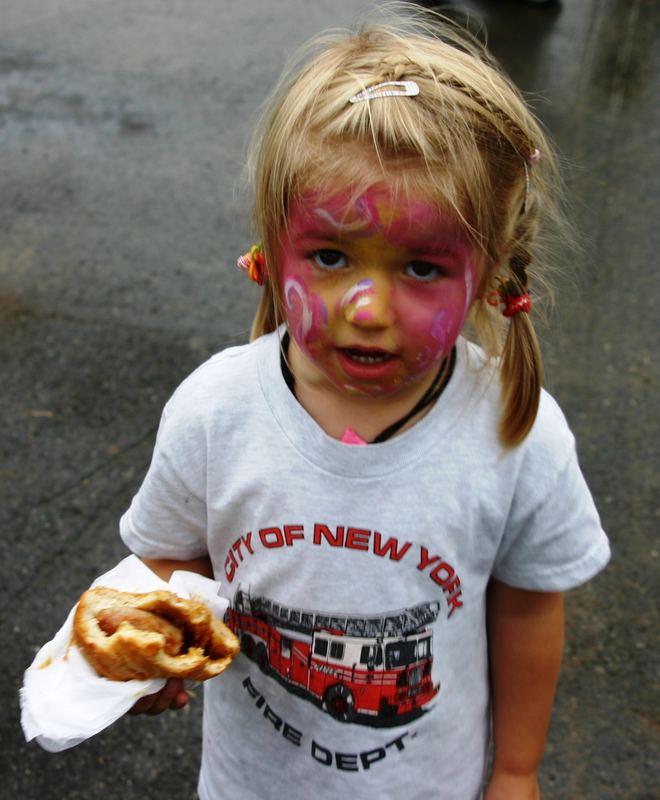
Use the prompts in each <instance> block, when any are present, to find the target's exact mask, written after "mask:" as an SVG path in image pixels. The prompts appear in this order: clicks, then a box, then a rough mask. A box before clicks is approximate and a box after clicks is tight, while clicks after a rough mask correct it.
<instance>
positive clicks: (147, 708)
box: [129, 678, 185, 715]
mask: <svg viewBox="0 0 660 800" xmlns="http://www.w3.org/2000/svg"><path fill="white" fill-rule="evenodd" d="M182 690H183V681H182V680H180V679H179V678H170V679H169V680H168V681H167V683H166V684H165V686H164V687H163V688H162V689H161V690H160V691H158V692H154V693H153V694H147V695H145V696H144V697H141V698H140V699H139V700H138V701H137V703H135V705H134V706H133V707H132V708H131V710H130V711H129V714H132V715H136V714H160V713H162V712H163V711H165V709H166V708H169V707H170V704H171V703H172V701H173V700H174V699H175V698H176V697H177V695H178V694H179V693H180V692H182ZM184 705H185V703H184Z"/></svg>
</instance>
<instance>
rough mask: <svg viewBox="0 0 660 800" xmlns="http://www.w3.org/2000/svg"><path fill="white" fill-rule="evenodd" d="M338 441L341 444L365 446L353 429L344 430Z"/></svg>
mask: <svg viewBox="0 0 660 800" xmlns="http://www.w3.org/2000/svg"><path fill="white" fill-rule="evenodd" d="M340 441H341V442H343V444H367V443H366V442H365V441H364V439H363V438H362V437H361V436H360V435H359V434H358V433H356V432H355V431H354V430H353V428H346V430H345V431H344V433H343V434H342V437H341V440H340Z"/></svg>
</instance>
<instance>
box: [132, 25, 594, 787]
mask: <svg viewBox="0 0 660 800" xmlns="http://www.w3.org/2000/svg"><path fill="white" fill-rule="evenodd" d="M252 164H253V167H254V178H255V192H256V205H255V208H256V225H257V228H258V231H259V237H260V238H261V239H262V242H263V244H262V245H259V246H256V247H254V248H253V249H252V251H251V252H250V253H249V254H248V255H247V256H245V257H243V258H242V259H240V260H239V264H240V265H241V266H242V267H243V268H245V269H246V270H247V272H248V273H249V275H250V277H252V278H253V279H254V280H256V281H258V282H259V283H260V284H262V285H263V294H262V297H261V302H260V305H259V309H258V312H257V315H256V319H255V322H254V326H253V335H252V342H251V343H250V344H249V345H246V346H243V347H236V348H231V349H229V350H226V351H224V352H222V353H220V354H218V355H216V356H215V357H213V358H211V359H210V361H208V362H207V363H206V364H204V365H203V366H202V367H200V368H199V369H198V370H197V371H196V372H195V373H194V374H193V375H192V376H190V377H189V378H188V379H187V380H186V381H185V382H184V383H183V384H182V385H181V387H180V388H179V389H178V390H177V392H176V393H175V394H174V396H173V398H172V399H171V400H170V402H169V403H168V404H167V407H166V408H165V411H164V414H163V419H162V422H161V427H160V431H159V434H158V439H157V443H156V449H155V453H154V457H153V461H152V464H151V467H150V469H149V472H148V474H147V476H146V478H145V481H144V483H143V485H142V487H141V489H140V491H139V492H138V494H137V496H136V497H135V498H134V500H133V502H132V505H131V507H130V509H129V511H128V512H127V513H126V514H125V516H124V517H123V518H122V521H121V534H122V537H123V539H124V541H125V542H126V544H127V545H128V546H129V548H130V549H131V550H132V551H134V552H135V553H137V554H138V555H139V556H141V557H142V558H143V559H144V560H145V561H146V563H147V564H149V565H150V566H151V567H152V569H154V570H155V571H156V572H157V573H158V574H159V575H161V576H162V577H165V578H167V577H168V576H169V574H170V573H171V571H172V570H173V569H177V568H187V569H192V570H196V571H199V572H202V573H204V574H208V575H213V576H215V577H216V578H218V579H220V580H221V581H222V588H221V592H222V593H223V594H224V596H225V597H226V598H227V600H228V601H229V604H230V606H229V610H228V613H227V622H228V624H229V625H230V626H231V627H232V629H233V630H234V631H235V632H236V634H237V635H238V636H239V638H240V641H241V647H242V653H241V655H239V657H238V658H237V659H236V661H235V662H234V664H233V665H232V667H231V668H230V669H229V670H228V671H227V672H226V673H225V674H224V675H223V676H222V677H221V678H220V679H217V680H214V681H210V682H208V683H207V684H206V685H205V697H204V745H203V760H202V768H201V775H200V781H199V794H200V797H201V798H202V800H215V799H216V798H222V797H240V798H242V800H248V798H253V799H254V800H264V798H271V797H286V798H307V797H309V796H310V795H312V794H313V796H314V797H317V798H332V799H333V800H334V799H335V798H338V797H357V798H372V797H403V796H405V797H407V798H424V799H425V800H426V798H435V797H437V798H451V799H452V800H464V799H468V798H470V799H471V798H476V797H478V796H479V795H480V792H481V790H482V785H483V780H484V769H485V763H486V753H487V748H488V742H489V735H490V731H491V726H492V741H493V747H494V750H493V766H492V773H491V775H490V777H489V780H488V782H487V789H486V795H485V796H486V797H487V798H488V800H495V799H496V798H505V800H517V799H518V798H534V797H538V785H537V779H536V773H537V769H538V766H539V762H540V760H541V756H542V752H543V747H544V739H545V736H546V731H547V727H548V722H549V718H550V713H551V707H552V703H553V695H554V691H555V685H556V681H557V675H558V671H559V663H560V658H561V650H562V638H563V617H562V595H561V592H563V591H564V590H566V589H569V588H571V587H573V586H576V585H578V584H580V583H582V582H584V581H586V580H587V579H589V578H591V577H592V576H593V575H594V574H595V573H597V572H598V571H599V570H600V569H602V568H603V566H604V565H605V564H606V563H607V560H608V558H609V547H608V542H607V539H606V537H605V534H604V533H603V532H602V530H601V527H600V523H599V519H598V515H597V512H596V510H595V508H594V505H593V502H592V499H591V496H590V494H589V491H588V489H587V487H586V485H585V481H584V479H583V477H582V474H581V472H580V469H579V466H578V462H577V457H576V452H575V443H574V439H573V436H572V435H571V432H570V431H569V429H568V427H567V424H566V421H565V419H564V417H563V416H562V413H561V411H560V410H559V408H558V407H557V405H556V403H555V402H554V401H553V400H552V398H551V397H550V396H549V395H547V394H546V393H545V392H544V391H542V390H541V388H540V375H541V361H540V355H539V350H538V346H537V342H536V338H535V335H534V330H533V324H532V317H533V314H534V309H533V308H532V301H531V299H530V285H531V286H532V288H534V287H536V286H538V285H539V276H538V272H539V271H540V268H541V264H540V262H539V260H538V245H537V228H538V226H539V224H540V222H541V221H542V220H543V218H544V217H547V216H548V215H549V214H552V209H553V197H552V194H551V190H552V186H553V183H554V170H555V162H554V159H553V155H552V152H551V148H550V146H549V144H548V142H547V141H546V139H545V137H544V135H543V133H542V131H541V129H540V127H539V125H538V124H537V123H536V121H535V120H534V118H533V116H532V115H531V113H530V112H529V110H528V109H527V108H526V106H525V104H524V102H523V101H522V100H521V97H520V95H519V94H518V92H517V91H516V90H515V89H514V88H513V87H512V86H511V84H510V83H509V82H508V80H507V79H506V78H505V77H504V76H503V75H502V74H501V73H500V72H499V71H498V69H497V68H496V67H495V66H494V65H493V64H492V63H491V62H490V61H489V60H488V58H487V56H486V55H485V54H483V53H482V52H480V51H479V49H478V47H477V46H476V45H474V44H473V43H471V42H468V41H466V40H465V39H459V38H457V37H456V34H454V33H453V32H452V31H451V30H449V29H447V28H445V27H442V26H441V25H439V26H434V30H431V29H430V28H429V27H428V24H427V23H425V24H423V25H422V24H420V23H418V22H417V23H416V22H411V21H405V20H400V21H398V22H394V23H391V24H388V25H384V26H374V27H366V28H363V29H361V30H360V31H359V32H357V33H355V34H346V35H343V34H342V35H339V34H337V35H329V36H326V37H323V38H321V39H319V40H317V42H316V43H315V47H314V49H313V54H312V55H311V56H310V55H309V52H308V54H307V56H306V58H305V60H303V62H302V63H301V64H299V65H298V66H297V67H294V68H293V69H292V71H291V72H290V73H289V74H288V75H287V76H286V77H285V78H284V79H283V80H282V82H281V83H280V85H279V87H278V89H277V91H276V93H275V95H274V98H273V100H272V102H271V104H270V107H269V108H268V110H267V111H266V113H265V115H264V117H263V122H262V124H261V126H260V128H259V130H258V133H257V136H256V139H255V145H254V150H253V159H252ZM468 324H469V326H470V331H471V333H470V341H468V338H467V333H466V326H467V325H468ZM476 342H478V343H479V344H477V343H476ZM496 356H498V357H496ZM186 701H187V695H186V693H185V691H183V687H182V686H181V684H180V682H176V681H170V682H169V683H168V685H167V686H166V688H165V689H164V690H163V691H162V692H160V693H159V694H157V695H153V696H150V697H149V698H144V699H143V700H142V701H140V703H138V705H137V706H136V708H135V711H136V712H147V713H159V712H160V711H162V710H164V709H165V708H168V707H172V708H178V707H181V705H183V704H185V702H186Z"/></svg>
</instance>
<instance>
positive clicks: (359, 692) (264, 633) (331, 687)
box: [227, 588, 440, 726]
mask: <svg viewBox="0 0 660 800" xmlns="http://www.w3.org/2000/svg"><path fill="white" fill-rule="evenodd" d="M439 609H440V604H439V603H438V602H430V603H421V604H419V605H417V606H414V607H412V608H409V609H405V610H402V611H395V612H391V613H387V614H381V615H374V616H333V615H326V614H321V613H319V612H316V611H308V610H303V609H296V608H288V607H286V606H283V605H280V604H278V603H275V602H273V601H271V600H269V599H268V598H265V597H251V596H250V594H249V592H244V591H243V590H241V589H240V588H239V589H238V590H237V592H236V594H235V596H234V602H233V604H232V605H231V606H230V608H229V610H228V611H227V624H228V626H229V627H230V628H231V629H232V630H233V631H234V633H235V634H236V636H238V637H239V639H240V642H241V651H242V652H243V653H244V654H245V655H246V656H247V657H248V658H250V659H252V660H253V661H255V662H256V663H257V664H258V665H259V667H260V668H261V670H262V671H263V672H265V673H268V674H270V675H272V676H274V677H275V678H277V679H278V680H279V681H280V682H281V683H283V684H284V685H285V686H286V687H287V688H289V689H290V690H291V691H294V692H296V693H297V694H299V695H301V696H303V697H306V698H307V699H309V700H312V701H314V702H316V703H318V704H319V705H320V706H321V707H322V708H323V709H324V710H325V711H327V712H328V713H329V714H331V715H332V716H333V717H335V719H338V720H341V721H343V722H357V723H362V724H367V725H378V726H387V725H398V724H401V723H402V721H403V718H404V717H405V718H406V719H408V718H409V717H411V716H417V715H419V714H421V713H422V712H423V706H425V705H426V704H427V703H429V702H430V701H431V700H432V699H433V698H434V697H435V696H436V694H437V693H438V691H439V690H440V685H439V684H435V685H434V684H433V679H432V676H431V667H432V665H433V652H432V637H433V634H432V631H431V630H430V629H429V627H428V626H429V625H430V624H431V623H432V622H433V621H434V620H435V619H436V618H437V616H438V612H439Z"/></svg>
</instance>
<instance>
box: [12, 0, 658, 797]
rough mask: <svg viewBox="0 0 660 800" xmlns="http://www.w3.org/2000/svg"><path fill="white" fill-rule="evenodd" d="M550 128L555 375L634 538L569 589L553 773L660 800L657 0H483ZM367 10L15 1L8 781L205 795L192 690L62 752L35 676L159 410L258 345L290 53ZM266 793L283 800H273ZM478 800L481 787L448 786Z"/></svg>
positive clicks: (492, 29) (596, 471)
mask: <svg viewBox="0 0 660 800" xmlns="http://www.w3.org/2000/svg"><path fill="white" fill-rule="evenodd" d="M459 5H462V6H464V7H466V8H468V9H469V10H470V12H471V20H472V21H471V23H470V24H471V25H472V26H473V27H475V29H476V28H478V27H479V26H481V29H482V32H486V33H487V35H488V37H489V38H488V41H489V43H490V46H491V48H492V49H493V51H494V52H495V54H496V55H497V56H498V57H499V58H500V59H501V60H502V62H503V63H504V65H505V67H506V68H507V69H508V70H509V72H510V73H511V74H512V76H513V77H514V79H515V80H516V81H517V82H518V83H519V85H520V86H521V87H522V88H523V89H524V90H525V92H527V93H528V95H529V96H530V98H531V100H532V102H533V105H534V107H535V109H536V111H537V113H538V115H539V116H540V117H541V119H542V120H543V122H544V123H545V125H546V126H547V128H548V130H549V132H550V134H551V136H552V137H553V138H554V139H555V141H556V142H557V143H558V145H559V147H560V149H561V151H562V152H563V154H564V158H565V168H566V182H567V188H568V198H569V201H570V205H571V210H572V214H573V219H574V221H575V225H576V229H577V232H578V234H579V237H580V241H581V248H580V249H579V250H576V249H574V248H571V249H568V248H566V250H565V252H564V253H563V254H562V260H563V264H564V267H565V269H564V270H563V272H562V273H561V274H560V277H559V300H558V304H557V308H556V310H555V312H554V313H553V315H552V316H551V319H550V321H549V324H548V326H547V328H546V329H545V330H544V332H543V343H544V350H545V354H546V367H547V381H546V383H547V385H548V387H549V388H550V389H551V391H552V392H553V394H554V395H555V396H556V397H557V399H558V400H559V402H560V404H561V405H562V407H563V409H564V411H565V413H566V415H567V417H568V419H569V421H570V423H571V425H572V427H573V430H574V432H575V434H576V436H577V440H578V443H579V454H580V460H581V463H582V466H583V470H584V472H585V474H586V476H587V480H588V482H589V484H590V486H591V489H592V491H593V494H594V496H595V499H596V502H597V505H598V507H599V510H600V512H601V516H602V518H603V522H604V527H605V529H606V530H607V531H608V533H609V535H610V537H611V540H612V544H613V549H614V558H613V561H612V564H611V565H610V567H609V568H608V569H607V570H606V571H605V572H604V573H603V574H602V575H601V576H599V577H598V578H597V579H596V580H594V581H593V582H591V583H590V584H588V585H587V586H585V587H583V588H580V589H578V590H575V591H573V592H570V593H569V595H568V597H567V646H566V656H565V660H564V667H563V672H562V677H561V682H560V686H559V690H558V697H557V704H556V710H555V714H554V717H553V722H552V727H551V731H550V736H549V742H548V748H547V753H546V757H545V759H544V762H543V766H542V771H541V781H542V787H543V791H544V797H545V798H549V799H550V800H552V799H553V798H557V799H558V800H560V799H561V800H564V799H566V800H583V799H584V800H610V799H612V800H613V799H614V798H617V800H620V799H622V800H650V799H651V798H660V752H659V751H660V748H659V745H658V743H659V741H660V726H659V722H660V720H659V718H658V708H659V703H658V641H659V638H660V637H659V634H658V616H657V611H658V587H659V585H660V581H659V574H658V572H659V571H658V563H659V550H660V546H659V545H658V541H657V530H658V525H659V523H660V506H659V504H658V496H659V493H658V480H657V474H658V470H657V467H658V448H657V441H658V413H657V412H658V369H657V365H658V335H657V329H658V325H657V319H658V304H657V299H658V295H659V293H660V292H659V288H658V282H657V279H656V276H655V269H654V268H655V264H656V260H657V253H658V252H659V251H660V236H659V231H660V226H659V225H658V221H657V217H658V215H657V199H658V195H659V193H660V188H659V184H658V177H657V176H658V174H660V151H659V150H658V146H657V142H658V127H659V126H658V121H659V120H658V117H659V111H658V109H660V103H659V102H658V100H659V88H658V87H659V86H660V81H659V80H658V79H659V77H660V48H659V47H658V30H660V4H659V3H658V2H657V0H626V1H625V2H624V0H564V2H563V3H550V4H547V5H539V6H536V5H529V4H525V3H522V2H515V1H514V0H510V2H507V1H506V0H501V1H500V2H494V1H493V2H486V0H483V1H482V2H476V0H474V2H465V3H462V4H459ZM362 8H363V6H362V5H361V4H360V3H356V2H349V0H318V1H317V2H311V1H310V2H307V1H306V0H274V2H271V3H267V2H257V1H256V0H243V2H241V3H234V2H228V0H0V187H1V190H0V365H1V372H0V374H1V376H2V378H1V380H2V390H1V391H0V424H1V430H2V433H1V434H0V531H1V536H0V546H1V548H2V561H1V563H2V586H1V589H0V591H1V592H2V594H1V596H0V601H1V606H0V607H1V608H2V614H1V615H0V633H1V641H2V647H1V648H0V660H1V664H2V669H0V687H1V693H2V705H3V707H4V710H5V713H4V714H3V715H2V717H1V718H0V732H1V735H2V748H1V751H0V775H2V779H1V780H2V784H1V786H0V796H1V797H3V798H4V797H6V798H8V800H10V799H11V800H14V799H15V800H37V799H38V800H76V799H77V798H101V797H102V798H106V799H107V800H120V799H121V800H137V798H141V799H142V800H144V798H147V800H148V799H149V798H157V797H158V798H160V797H167V798H171V799H172V800H184V799H186V800H187V799H188V798H190V799H191V800H192V798H194V797H195V786H196V775H197V769H198V765H199V756H200V743H201V732H200V716H201V709H200V706H201V703H200V698H199V697H196V698H195V699H194V701H193V703H192V704H191V707H190V708H188V709H186V710H184V711H182V712H179V713H178V714H168V715H162V716H160V717H158V718H144V717H142V718H125V719H123V720H121V721H119V722H118V723H117V724H116V725H115V726H114V727H112V728H111V729H110V730H107V731H105V732H103V733H101V734H99V735H98V736H96V737H94V738H93V739H91V740H89V741H88V742H86V743H84V744H82V745H80V746H78V747H76V748H74V749H72V750H69V751H67V752H64V753H60V754H57V755H52V754H48V753H45V752H44V751H42V750H41V749H40V748H39V747H38V746H37V745H36V744H35V743H31V744H29V745H28V744H26V743H25V742H24V740H23V736H22V733H21V729H20V726H19V722H18V720H19V708H18V689H19V687H20V685H21V681H22V675H23V671H24V670H25V668H26V667H27V666H28V664H29V663H30V662H31V660H32V658H33V657H34V654H35V652H36V651H37V649H38V648H39V646H40V645H41V644H43V643H44V642H45V641H47V640H48V639H50V638H51V637H52V635H53V634H54V632H55V631H56V630H57V628H58V627H59V626H60V625H61V623H62V622H63V620H64V618H65V617H66V614H67V612H68V610H69V608H70V607H71V605H72V604H73V602H74V601H75V599H76V598H77V597H78V595H79V594H80V593H81V592H82V591H83V590H84V589H85V588H86V587H87V586H88V585H89V583H90V582H91V581H92V580H93V578H94V577H96V576H97V575H99V574H100V573H102V572H105V571H106V570H108V569H109V568H110V567H112V566H113V565H114V564H115V563H117V562H118V561H119V560H120V559H121V558H122V557H123V556H124V555H126V554H127V553H126V551H125V549H124V546H123V544H122V543H121V541H120V539H119V537H118V533H117V525H118V520H119V517H120V516H121V514H122V513H123V511H124V510H125V509H126V507H127V506H128V504H129V502H130V499H131V497H132V495H133V493H134V492H135V491H136V489H137V487H138V486H139V484H140V482H141V479H142V477H143V475H144V473H145V470H146V468H147V466H148V464H149V459H150V455H151V450H152V447H153V440H154V435H155V431H156V428H157V425H158V420H159V416H160V411H161V408H162V406H163V404H164V403H165V401H166V400H167V398H168V396H169V394H170V393H171V391H172V390H173V389H174V387H175V386H176V385H177V384H178V383H179V382H180V381H181V380H182V378H183V377H185V375H187V374H188V373H189V372H190V371H191V370H192V369H193V368H194V367H195V366H197V365H198V364H199V363H200V362H202V361H203V360H204V359H205V358H206V357H207V356H208V355H209V354H211V353H213V352H216V351H218V350H220V349H222V348H224V347H227V346H229V345H232V344H235V343H239V342H244V341H246V339H247V335H248V330H249V325H250V321H251V316H252V311H253V308H254V304H255V298H256V293H255V290H254V289H253V288H252V287H251V286H250V285H248V281H246V280H244V279H242V277H241V276H240V275H239V274H238V273H237V271H236V269H235V267H234V263H235V259H236V257H237V255H239V254H240V253H241V252H243V251H244V250H245V249H246V247H247V245H249V244H250V242H251V241H252V236H251V233H250V221H249V194H248V192H247V190H246V183H245V174H244V167H243V164H244V156H245V149H246V143H247V140H248V138H249V134H250V131H251V126H252V125H253V124H254V121H255V118H256V116H257V113H258V111H259V107H260V104H261V102H262V101H263V99H264V98H265V96H266V94H267V92H268V91H269V89H270V87H271V86H272V84H273V82H274V79H275V77H276V75H277V74H278V72H279V70H280V69H281V67H282V66H283V64H284V62H285V60H286V58H287V57H288V55H289V54H290V53H291V51H292V49H293V48H295V47H296V46H297V45H298V44H300V43H302V42H303V41H304V40H305V39H306V38H307V37H308V36H309V35H310V34H312V33H315V32H317V31H318V30H320V29H322V28H325V27H328V26H341V25H347V24H349V23H350V22H351V21H352V20H353V19H354V18H355V17H356V16H357V15H358V14H359V12H360V10H361V9H362ZM265 800H267V799H265ZM456 800H462V798H456Z"/></svg>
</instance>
